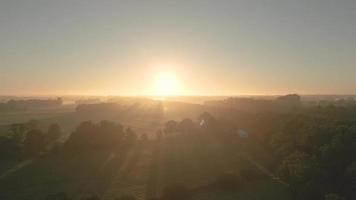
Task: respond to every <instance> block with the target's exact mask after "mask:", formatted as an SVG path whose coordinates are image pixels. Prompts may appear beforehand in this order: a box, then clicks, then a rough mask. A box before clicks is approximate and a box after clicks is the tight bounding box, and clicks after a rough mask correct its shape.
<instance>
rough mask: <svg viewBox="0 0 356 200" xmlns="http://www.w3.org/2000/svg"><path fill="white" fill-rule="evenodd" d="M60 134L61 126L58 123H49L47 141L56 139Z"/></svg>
mask: <svg viewBox="0 0 356 200" xmlns="http://www.w3.org/2000/svg"><path fill="white" fill-rule="evenodd" d="M61 135H62V130H61V127H60V126H59V125H58V124H51V125H50V126H49V127H48V132H47V140H48V141H49V142H55V141H57V140H58V139H59V138H60V137H61Z"/></svg>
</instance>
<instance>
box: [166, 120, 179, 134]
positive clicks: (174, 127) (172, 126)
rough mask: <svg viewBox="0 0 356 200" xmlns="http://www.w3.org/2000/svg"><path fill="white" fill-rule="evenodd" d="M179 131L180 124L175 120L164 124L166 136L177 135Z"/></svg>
mask: <svg viewBox="0 0 356 200" xmlns="http://www.w3.org/2000/svg"><path fill="white" fill-rule="evenodd" d="M178 130H179V129H178V123H177V122H176V121H174V120H169V121H167V122H166V123H165V124H164V129H163V131H164V133H165V134H166V135H169V134H171V133H175V132H177V131H178Z"/></svg>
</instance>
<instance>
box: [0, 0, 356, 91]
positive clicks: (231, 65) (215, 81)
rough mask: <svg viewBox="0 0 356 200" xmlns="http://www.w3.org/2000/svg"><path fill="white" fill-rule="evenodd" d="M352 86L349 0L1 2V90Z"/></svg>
mask: <svg viewBox="0 0 356 200" xmlns="http://www.w3.org/2000/svg"><path fill="white" fill-rule="evenodd" d="M160 72H168V73H171V74H175V76H176V77H177V79H178V80H179V82H180V84H181V91H180V93H181V94H187V95H189V94H199V95H201V94H211V95H219V94H224V95H225V94H281V93H290V92H297V93H302V94H303V93H304V94H306V93H307V94H322V93H324V94H325V93H339V94H340V93H341V94H346V93H347V94H351V93H352V94H355V93H356V1H355V0H259V1H257V0H230V1H227V0H225V1H223V0H200V1H194V0H177V1H168V0H162V1H151V0H142V1H135V0H128V1H119V0H116V1H114V0H112V1H105V0H96V1H93V0H71V1H66V0H41V1H39V0H23V1H21V0H1V1H0V94H3V95H4V94H15V95H30V94H75V93H80V94H121V95H125V94H148V93H151V92H152V85H153V82H154V78H153V77H155V75H156V74H157V73H160Z"/></svg>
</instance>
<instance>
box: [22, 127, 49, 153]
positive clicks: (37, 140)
mask: <svg viewBox="0 0 356 200" xmlns="http://www.w3.org/2000/svg"><path fill="white" fill-rule="evenodd" d="M24 144H25V152H26V153H27V154H28V155H30V156H38V155H40V154H41V153H42V152H43V150H44V144H45V142H44V136H43V133H42V131H41V130H38V129H33V130H30V131H29V132H27V134H26V138H25V141H24Z"/></svg>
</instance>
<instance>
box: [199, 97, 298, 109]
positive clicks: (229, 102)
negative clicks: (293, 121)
mask: <svg viewBox="0 0 356 200" xmlns="http://www.w3.org/2000/svg"><path fill="white" fill-rule="evenodd" d="M205 104H206V105H208V106H218V107H227V108H236V109H238V110H245V111H286V110H290V109H294V108H298V107H300V106H301V105H302V103H301V98H300V96H299V95H297V94H289V95H285V96H281V97H277V98H276V99H271V100H270V99H255V98H239V97H236V98H228V99H224V100H218V101H206V102H205Z"/></svg>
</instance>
